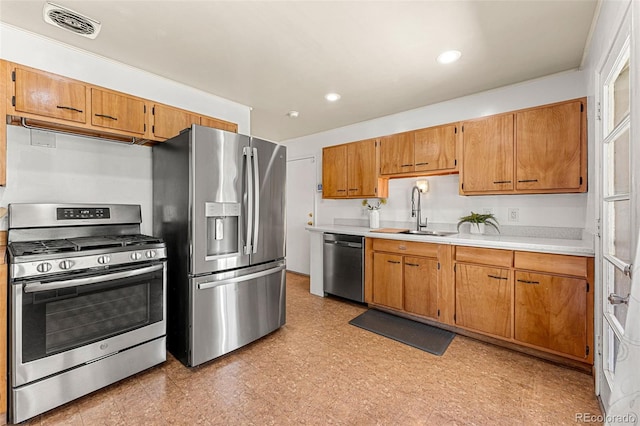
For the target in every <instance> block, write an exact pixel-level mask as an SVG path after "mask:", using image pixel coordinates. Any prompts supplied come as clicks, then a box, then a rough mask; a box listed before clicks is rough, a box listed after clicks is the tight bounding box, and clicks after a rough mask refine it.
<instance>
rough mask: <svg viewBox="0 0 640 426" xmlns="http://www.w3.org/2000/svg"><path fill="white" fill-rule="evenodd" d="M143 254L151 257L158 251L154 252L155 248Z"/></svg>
mask: <svg viewBox="0 0 640 426" xmlns="http://www.w3.org/2000/svg"><path fill="white" fill-rule="evenodd" d="M145 254H146V255H147V257H148V258H149V259H153V258H154V257H156V256H157V255H158V253H156V251H155V250H147V252H146V253H145Z"/></svg>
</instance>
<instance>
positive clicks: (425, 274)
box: [403, 256, 438, 319]
mask: <svg viewBox="0 0 640 426" xmlns="http://www.w3.org/2000/svg"><path fill="white" fill-rule="evenodd" d="M403 271H404V297H403V300H404V310H405V311H407V312H410V313H412V314H417V315H422V316H425V317H428V318H433V319H437V318H438V260H437V259H429V258H426V257H409V256H405V257H404V267H403Z"/></svg>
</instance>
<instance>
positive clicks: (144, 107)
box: [142, 105, 147, 114]
mask: <svg viewBox="0 0 640 426" xmlns="http://www.w3.org/2000/svg"><path fill="white" fill-rule="evenodd" d="M142 107H143V108H142V112H144V113H145V114H146V113H147V106H146V105H143V106H142Z"/></svg>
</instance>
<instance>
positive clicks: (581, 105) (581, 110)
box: [580, 102, 584, 112]
mask: <svg viewBox="0 0 640 426" xmlns="http://www.w3.org/2000/svg"><path fill="white" fill-rule="evenodd" d="M580 112H584V105H583V104H582V102H580Z"/></svg>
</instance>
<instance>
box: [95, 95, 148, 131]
mask: <svg viewBox="0 0 640 426" xmlns="http://www.w3.org/2000/svg"><path fill="white" fill-rule="evenodd" d="M144 122H145V106H144V101H142V100H141V99H137V98H133V97H130V96H125V95H121V94H119V93H115V92H108V91H105V90H100V89H94V88H92V89H91V124H92V125H94V126H98V127H105V128H108V129H114V130H121V131H124V132H131V133H138V134H141V135H142V134H144V133H145V125H144Z"/></svg>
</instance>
